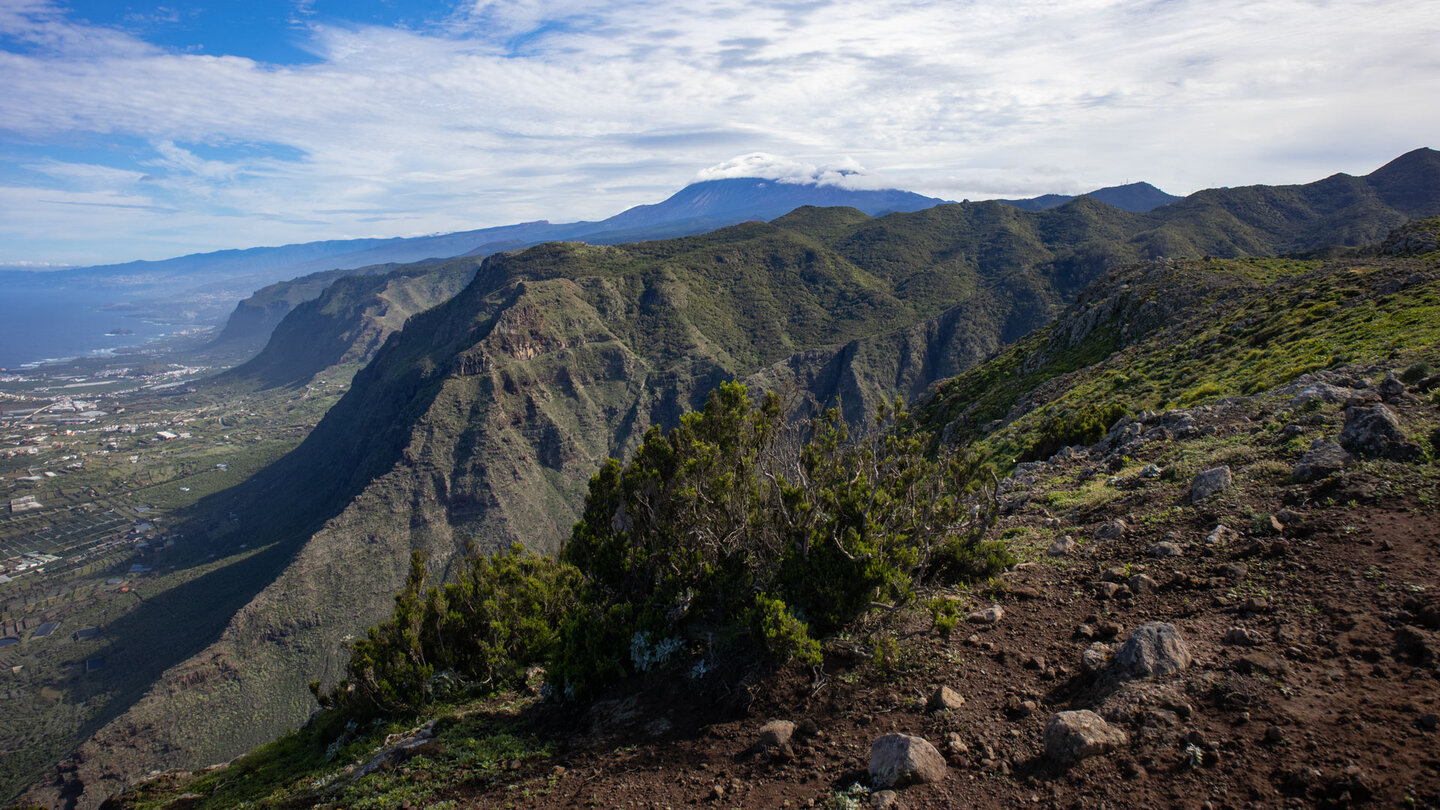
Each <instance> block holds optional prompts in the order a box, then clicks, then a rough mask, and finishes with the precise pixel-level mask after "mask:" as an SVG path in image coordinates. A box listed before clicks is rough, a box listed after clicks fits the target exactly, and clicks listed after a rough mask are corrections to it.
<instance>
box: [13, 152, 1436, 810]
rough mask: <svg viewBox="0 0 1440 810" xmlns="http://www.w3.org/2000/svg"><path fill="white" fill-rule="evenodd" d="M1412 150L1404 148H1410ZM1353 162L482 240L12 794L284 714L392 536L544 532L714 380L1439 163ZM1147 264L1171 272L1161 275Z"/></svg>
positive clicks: (884, 334)
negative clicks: (172, 647) (138, 666)
mask: <svg viewBox="0 0 1440 810" xmlns="http://www.w3.org/2000/svg"><path fill="white" fill-rule="evenodd" d="M1413 155H1418V157H1413ZM1412 157H1413V159H1412ZM1435 159H1436V153H1434V152H1431V151H1429V150H1422V152H1421V153H1412V156H1407V158H1406V159H1402V160H1409V161H1410V162H1411V163H1414V164H1415V165H1414V166H1412V167H1411V168H1410V169H1406V170H1405V171H1415V172H1419V173H1421V174H1423V173H1424V172H1425V171H1428V167H1429V166H1431V165H1432V164H1434V163H1435ZM1393 165H1394V164H1392V166H1393ZM1402 168H1403V167H1402ZM1387 169H1388V167H1387ZM1386 171H1387V170H1382V172H1386ZM1403 173H1404V172H1402V174H1403ZM1377 174H1381V173H1380V172H1377ZM1384 176H1386V177H1389V176H1390V175H1389V173H1387V174H1386V175H1384ZM1332 180H1333V178H1332ZM1351 180H1352V181H1353V182H1351V181H1345V182H1343V183H1342V184H1341V185H1343V186H1344V188H1342V189H1340V190H1339V191H1336V190H1335V189H1334V188H1332V186H1333V185H1335V184H1334V183H1332V182H1331V181H1322V182H1321V183H1317V184H1311V185H1309V186H1298V187H1289V188H1288V189H1281V190H1269V191H1263V190H1253V189H1252V190H1239V191H1238V192H1236V193H1235V194H1233V195H1231V196H1227V194H1230V192H1228V191H1220V192H1215V195H1214V196H1213V198H1212V199H1210V200H1208V201H1205V200H1202V201H1201V203H1203V204H1200V203H1196V204H1192V205H1188V206H1187V205H1186V204H1185V203H1177V204H1175V205H1171V206H1166V207H1165V208H1162V209H1158V210H1157V211H1154V212H1151V213H1148V214H1131V213H1126V212H1123V211H1119V210H1118V209H1115V208H1112V207H1110V206H1107V205H1105V204H1103V203H1100V202H1097V201H1095V200H1092V199H1088V198H1082V199H1078V200H1076V201H1073V202H1071V203H1069V204H1067V205H1064V206H1061V207H1059V208H1055V209H1051V210H1048V211H1044V212H1025V211H1021V210H1018V209H1015V208H1013V207H1010V206H1005V205H1002V204H999V203H980V204H960V205H947V206H939V207H936V208H933V209H929V210H926V211H921V212H917V213H913V214H892V215H889V216H885V217H881V218H878V219H871V218H868V217H866V216H865V215H863V214H861V213H859V212H857V211H854V210H847V209H800V210H798V211H796V212H794V213H792V214H790V215H787V216H786V217H782V218H781V219H779V220H777V221H776V222H775V223H773V224H763V223H750V224H745V225H740V226H736V227H733V228H728V229H725V230H722V231H717V232H715V233H712V234H707V235H705V236H698V237H690V238H685V239H678V240H671V241H665V242H650V243H642V244H636V245H625V246H617V247H593V246H585V245H579V244H569V243H557V244H550V245H543V246H540V247H536V248H532V249H530V250H527V251H523V252H519V253H514V254H507V255H501V256H494V257H491V258H490V259H488V260H487V261H486V262H485V263H484V264H483V265H482V266H481V267H480V269H479V270H478V271H477V273H476V275H475V278H474V280H472V281H471V282H470V284H469V285H468V286H467V287H466V288H465V289H464V290H463V291H462V292H460V293H459V294H458V295H456V296H455V297H454V298H452V299H450V300H449V301H447V302H445V303H444V304H442V305H440V306H438V307H435V308H434V309H431V310H429V311H426V312H423V313H421V314H418V315H416V316H414V317H412V318H411V319H410V320H409V322H408V323H407V324H406V326H405V328H404V329H403V330H401V331H400V332H398V333H396V334H394V335H392V336H391V337H390V339H388V340H387V341H385V343H384V344H383V345H382V346H381V347H380V348H379V350H378V351H377V352H376V354H375V356H374V359H373V360H372V361H371V362H370V364H369V365H368V366H366V367H365V368H364V369H363V370H361V371H360V372H359V373H357V374H356V375H355V378H354V382H353V385H352V388H351V390H350V392H349V393H348V394H347V395H346V396H345V397H344V398H343V399H342V400H341V401H340V402H339V403H338V404H337V405H336V406H335V407H334V408H333V409H332V410H331V412H330V413H329V414H328V415H327V416H326V418H325V419H324V420H323V421H322V422H321V424H320V425H319V426H318V427H317V428H316V429H315V430H314V432H313V433H312V434H311V436H310V437H309V438H308V439H307V440H306V441H305V443H304V444H303V445H302V446H301V447H300V448H299V449H298V450H296V451H295V452H294V453H292V454H291V456H289V457H287V458H286V459H284V460H282V462H280V463H278V464H277V465H275V467H274V468H273V469H271V470H269V471H267V472H266V473H263V474H262V475H261V476H259V477H257V479H256V480H255V481H253V482H252V483H251V484H250V485H249V491H250V492H252V493H259V494H252V495H247V496H246V497H248V498H251V500H249V501H248V506H244V507H241V508H238V509H237V510H236V511H237V515H238V518H239V520H240V521H241V529H240V533H249V534H251V535H253V536H254V537H255V538H256V539H257V541H272V540H273V541H280V542H282V543H283V544H285V548H287V549H289V551H287V552H286V553H291V554H293V558H292V559H291V561H290V563H289V565H288V567H287V568H286V569H285V571H284V572H283V573H282V574H280V575H279V576H278V577H277V578H276V579H275V580H274V581H273V582H271V583H270V584H268V585H267V586H265V587H264V589H263V590H261V591H260V592H259V595H258V596H257V597H256V598H255V599H254V600H252V601H251V602H250V604H248V605H247V606H246V607H245V608H243V609H242V610H240V611H239V612H238V613H236V614H235V615H234V616H233V618H229V619H228V622H227V621H226V617H217V616H214V615H206V616H202V617H199V618H197V620H200V619H203V620H204V621H208V622H216V624H215V626H214V632H215V633H216V634H217V640H216V641H215V643H214V644H212V645H211V646H210V647H209V648H208V649H207V650H205V651H204V652H203V653H202V654H200V655H197V656H194V657H192V658H190V659H188V660H185V661H177V662H175V663H174V665H173V666H172V667H171V669H170V670H169V671H168V672H167V673H166V675H165V676H164V677H163V678H162V679H161V681H160V682H159V683H157V685H156V687H155V689H154V690H152V692H151V694H150V695H148V696H147V697H146V698H144V699H143V700H141V701H140V702H139V703H137V704H136V705H135V706H134V707H133V708H132V709H131V710H130V711H129V712H127V713H126V714H125V715H124V716H122V717H120V718H118V719H117V720H115V721H114V722H113V723H111V724H110V726H108V727H106V728H104V729H102V730H101V731H100V732H99V733H98V734H96V736H95V737H93V738H92V739H91V740H90V741H88V742H86V743H85V744H84V745H83V746H82V747H81V750H80V752H79V754H78V755H77V756H76V757H74V758H72V759H71V760H69V761H67V762H66V763H63V764H62V766H61V771H60V772H58V773H57V774H56V776H55V777H54V778H53V779H50V780H47V782H46V786H45V787H44V788H43V789H42V790H40V791H38V792H37V793H36V794H35V795H36V796H38V797H40V798H42V799H45V800H53V799H54V798H55V797H56V796H58V795H59V794H60V793H61V792H62V791H66V792H67V795H70V796H72V797H74V798H75V802H76V804H77V805H80V806H89V805H91V804H94V803H95V802H97V801H98V800H99V798H102V797H103V796H104V795H106V794H107V793H109V792H112V791H113V790H114V789H115V788H116V787H118V786H119V784H120V782H121V781H123V779H124V777H125V775H126V774H133V773H140V772H144V771H147V770H149V769H151V768H155V767H167V766H170V765H187V766H195V765H204V764H208V763H209V762H212V761H216V760H220V759H226V758H229V757H230V756H233V755H234V754H235V753H237V752H239V751H242V750H245V749H246V748H248V747H250V746H253V745H254V744H257V743H259V742H261V741H264V740H267V739H270V738H271V737H273V735H274V733H275V732H276V731H278V730H281V729H283V728H285V727H287V726H291V725H294V724H296V723H298V722H300V721H301V720H302V719H303V718H304V716H305V714H306V710H307V707H308V706H309V705H310V699H309V696H308V692H307V691H306V690H305V688H304V684H305V683H306V682H308V681H309V680H311V679H312V678H315V677H321V678H322V679H330V678H333V677H334V675H335V673H336V672H337V671H338V667H339V666H340V665H341V664H343V661H344V641H345V638H346V637H347V635H348V634H350V633H353V632H356V631H358V630H359V629H360V628H363V627H364V626H366V625H368V624H371V623H374V622H375V621H376V620H378V619H379V618H380V617H382V616H383V615H384V614H385V613H386V612H388V610H389V605H390V596H391V595H392V594H393V593H394V592H395V591H396V590H397V588H398V587H399V585H400V583H401V581H402V580H403V579H404V575H405V573H406V568H407V564H408V558H409V553H410V551H411V549H416V548H418V549H424V550H427V551H428V552H430V558H431V560H432V563H433V565H434V566H435V567H436V568H437V569H438V570H437V572H436V573H437V574H441V575H443V573H444V568H445V566H446V565H447V563H448V561H450V560H451V559H453V557H454V556H455V554H456V552H458V551H459V550H461V549H463V548H464V547H465V546H466V545H467V544H469V543H472V542H473V543H476V544H478V545H479V546H480V547H481V548H483V549H496V548H500V547H503V546H505V545H508V544H510V543H512V542H516V541H519V542H523V543H525V544H526V545H528V546H531V547H532V548H537V549H542V550H552V549H554V548H555V547H556V545H557V544H558V542H559V540H560V539H561V538H562V537H563V536H564V535H565V534H566V532H567V531H568V529H569V527H570V525H571V523H572V521H573V520H574V517H575V514H576V510H577V509H578V507H579V505H580V503H581V497H582V495H583V492H584V487H585V482H586V481H587V480H588V478H589V476H590V475H591V473H592V472H593V471H594V470H595V469H596V468H597V467H598V465H599V464H600V463H601V462H602V461H603V460H604V459H605V458H607V457H610V456H619V455H623V454H624V453H625V452H626V450H627V449H629V448H630V447H632V446H633V445H634V444H635V442H636V441H637V439H638V437H639V436H640V435H641V434H642V433H643V431H644V430H645V429H646V428H647V427H649V426H650V425H652V424H672V423H673V422H674V420H675V419H676V418H677V416H678V415H679V414H680V413H681V412H682V411H683V410H684V409H686V408H691V407H695V406H696V405H698V404H699V403H700V402H701V401H702V400H703V398H704V396H705V394H706V393H707V392H708V391H709V390H710V389H711V388H713V387H714V386H715V385H716V384H717V383H718V382H720V381H722V380H725V379H730V378H742V379H745V378H749V379H750V380H751V381H752V382H756V383H759V384H761V385H767V386H772V387H776V388H781V389H785V388H787V387H793V388H794V389H797V390H798V392H799V393H801V394H803V395H804V396H807V397H811V398H813V399H814V400H816V401H819V402H825V401H831V400H833V399H835V398H837V397H838V398H840V399H841V400H842V401H844V402H845V403H846V406H847V408H848V409H851V410H852V412H853V411H855V410H857V409H858V410H861V411H863V410H864V408H865V404H864V403H865V402H873V401H874V400H875V399H876V398H879V397H888V396H891V395H893V394H895V393H904V394H906V395H908V396H910V397H912V398H918V395H919V394H921V393H923V392H924V391H925V390H927V389H928V387H929V386H931V385H932V384H934V383H935V382H937V381H939V380H941V379H943V378H945V377H948V376H950V375H953V374H956V373H959V372H962V371H964V370H965V369H966V368H969V367H970V366H973V365H974V364H975V363H977V362H979V361H980V360H981V359H983V358H984V357H985V356H987V355H988V354H989V353H991V352H993V351H994V350H995V349H996V348H998V347H1000V346H1001V345H1003V344H1005V343H1007V342H1010V341H1014V340H1017V339H1019V338H1021V337H1023V336H1024V335H1026V334H1027V333H1029V332H1031V331H1032V330H1033V329H1035V328H1036V327H1037V326H1039V325H1041V324H1043V323H1046V322H1047V321H1048V320H1050V318H1051V317H1053V315H1054V314H1055V313H1056V312H1057V311H1059V309H1060V308H1061V307H1062V306H1063V305H1064V304H1065V303H1066V302H1068V301H1070V300H1073V299H1074V298H1075V296H1076V295H1077V294H1078V293H1079V291H1080V290H1082V289H1083V288H1085V286H1086V284H1087V283H1089V282H1090V281H1092V280H1093V279H1095V278H1096V277H1098V276H1099V275H1100V274H1101V273H1102V272H1104V271H1105V270H1107V269H1110V268H1113V267H1115V266H1118V265H1121V264H1124V263H1127V262H1132V261H1135V260H1138V259H1143V258H1147V257H1152V256H1155V255H1159V254H1165V253H1170V254H1173V255H1177V256H1190V257H1196V258H1198V257H1201V256H1204V255H1207V254H1210V255H1219V256H1226V255H1239V254H1242V253H1246V252H1268V251H1272V250H1279V249H1282V248H1280V247H1276V246H1283V249H1286V250H1290V249H1314V248H1320V247H1324V246H1326V245H1328V244H1331V242H1329V241H1326V238H1325V231H1324V230H1323V227H1322V223H1325V222H1342V223H1346V224H1345V226H1344V228H1341V231H1342V233H1341V234H1340V235H1339V236H1338V237H1337V239H1338V241H1341V242H1344V241H1347V240H1349V238H1350V237H1349V233H1350V232H1352V231H1353V232H1354V233H1372V232H1374V233H1377V234H1378V235H1380V236H1383V230H1382V228H1383V227H1384V226H1382V224H1381V223H1382V221H1390V222H1394V221H1398V220H1400V219H1403V217H1404V214H1402V213H1400V212H1399V211H1398V210H1397V209H1395V208H1392V207H1390V206H1389V205H1388V203H1386V202H1385V200H1386V199H1392V200H1395V201H1397V202H1403V203H1404V204H1405V205H1407V206H1409V207H1410V208H1411V210H1424V209H1425V208H1426V207H1427V206H1428V207H1429V208H1431V209H1435V210H1437V212H1440V184H1436V185H1434V186H1432V187H1431V193H1430V197H1429V199H1428V201H1427V200H1426V199H1424V198H1423V195H1421V197H1415V196H1413V195H1412V196H1405V195H1404V194H1399V193H1392V192H1391V191H1385V192H1384V194H1382V193H1381V191H1377V190H1376V188H1375V187H1374V186H1373V184H1372V183H1371V182H1370V181H1369V180H1363V181H1362V180H1354V179H1353V178H1352V179H1351ZM1380 185H1382V186H1384V187H1385V188H1389V189H1393V188H1403V187H1405V183H1403V182H1398V181H1394V179H1393V178H1391V179H1390V180H1387V181H1386V182H1385V183H1382V184H1380ZM1347 189H1348V190H1347ZM1385 194H1389V195H1390V196H1389V197H1386V196H1384V195H1385ZM1347 195H1349V196H1347ZM1257 200H1258V202H1257ZM1347 212H1348V213H1347ZM1345 217H1354V219H1353V220H1347V219H1345ZM1345 228H1349V229H1350V230H1348V231H1347V230H1345ZM1187 267H1188V265H1187ZM358 283H359V282H357V284H358ZM1167 283H1169V284H1171V285H1172V286H1173V287H1174V289H1175V290H1182V291H1183V290H1185V289H1187V288H1188V286H1189V285H1190V281H1189V280H1188V279H1186V278H1185V277H1184V276H1183V274H1182V275H1178V276H1174V277H1171V278H1170V279H1169V281H1168V282H1167ZM356 289H357V290H359V287H357V288H356ZM1155 289H1156V293H1155V295H1156V296H1157V297H1158V298H1160V299H1167V298H1168V296H1169V295H1170V294H1169V292H1166V290H1165V288H1164V287H1163V286H1159V285H1158V284H1157V286H1156V287H1155ZM355 300H356V302H357V303H358V301H359V298H358V297H357V298H356V299H355ZM1096 317H1097V319H1098V316H1096ZM1160 317H1161V316H1157V319H1159V318H1160ZM298 321H299V319H297V331H296V334H297V335H301V334H307V333H305V332H304V331H303V330H300V329H299V328H298ZM1102 334H1103V330H1101V331H1098V332H1097V331H1096V330H1094V329H1092V330H1090V331H1089V332H1087V335H1102ZM278 337H280V336H279V335H277V338H278ZM1097 339H1098V338H1097ZM1115 339H1116V340H1118V339H1119V338H1115ZM281 345H284V342H283V341H282V343H277V344H276V347H277V349H276V350H277V351H279V347H280V346H281ZM1025 345H1031V344H1029V343H1027V344H1025ZM1085 345H1088V344H1085ZM1072 348H1074V347H1072ZM1106 350H1107V349H1106V347H1105V346H1099V347H1097V348H1094V349H1093V352H1092V354H1090V355H1086V354H1084V353H1085V352H1086V351H1090V350H1089V349H1086V348H1085V346H1083V345H1082V346H1080V347H1079V348H1075V350H1074V352H1072V354H1071V355H1065V356H1063V357H1060V359H1059V360H1058V361H1057V362H1061V363H1062V364H1063V363H1070V364H1072V365H1073V367H1075V368H1078V367H1080V365H1084V363H1085V362H1093V359H1088V358H1094V359H1098V357H1100V356H1103V354H1104V352H1105V351H1106ZM1062 354H1063V353H1062ZM281 356H284V353H283V352H282V353H281ZM1016 362H1018V363H1022V364H1023V363H1024V362H1028V361H1024V360H1017V361H1016ZM1075 363H1079V365H1074V364H1075ZM995 387H999V386H998V384H997V386H995ZM1027 390H1028V389H1027ZM857 396H858V398H859V400H860V404H858V405H857V404H856V399H857ZM945 401H947V402H952V403H953V402H955V401H956V400H954V399H953V398H952V399H950V400H945ZM935 407H937V408H938V407H941V406H935ZM965 407H969V406H968V405H966V406H965ZM1006 407H1010V406H1009V405H1006ZM993 410H995V411H999V410H1000V408H999V406H996V407H995V408H994V409H993ZM939 418H940V417H939V416H937V417H936V419H939ZM996 418H999V417H995V416H990V417H989V418H988V419H987V420H984V422H981V423H980V424H981V426H982V427H983V425H984V424H988V422H993V421H994V419H996ZM945 421H946V423H947V424H948V423H949V422H953V421H954V418H948V419H946V420H945ZM959 429H960V428H958V427H957V428H955V430H959ZM953 434H954V431H953V430H952V435H953ZM1016 441H1017V442H1018V441H1019V440H1018V439H1017V440H1016ZM197 610H198V609H197Z"/></svg>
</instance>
